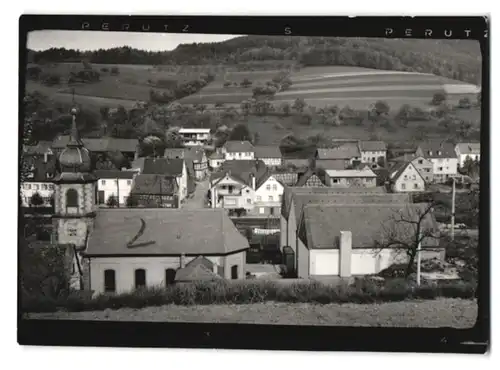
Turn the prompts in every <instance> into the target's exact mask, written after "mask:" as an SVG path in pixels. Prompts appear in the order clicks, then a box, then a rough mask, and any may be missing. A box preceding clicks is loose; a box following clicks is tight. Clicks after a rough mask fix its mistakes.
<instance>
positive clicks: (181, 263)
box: [180, 253, 186, 269]
mask: <svg viewBox="0 0 500 370" xmlns="http://www.w3.org/2000/svg"><path fill="white" fill-rule="evenodd" d="M185 259H186V256H185V255H184V253H182V254H181V258H180V268H181V269H183V268H184V266H185V265H186V263H185V262H186V261H185Z"/></svg>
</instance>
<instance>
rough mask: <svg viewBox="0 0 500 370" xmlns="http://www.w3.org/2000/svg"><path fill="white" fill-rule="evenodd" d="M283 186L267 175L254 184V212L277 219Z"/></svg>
mask: <svg viewBox="0 0 500 370" xmlns="http://www.w3.org/2000/svg"><path fill="white" fill-rule="evenodd" d="M283 190H284V186H283V184H281V183H280V182H279V181H278V180H277V179H276V177H274V176H273V175H271V174H267V175H266V176H264V177H263V178H262V179H260V180H259V182H258V183H257V184H256V189H255V201H254V212H255V213H257V214H259V215H268V216H270V217H276V218H277V217H279V215H280V212H281V202H282V197H283Z"/></svg>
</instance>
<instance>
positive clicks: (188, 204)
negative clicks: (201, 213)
mask: <svg viewBox="0 0 500 370" xmlns="http://www.w3.org/2000/svg"><path fill="white" fill-rule="evenodd" d="M208 189H209V182H208V179H206V180H203V181H197V182H196V189H195V191H194V193H193V195H192V196H191V197H189V198H186V200H185V203H184V204H183V205H182V208H184V209H199V208H206V207H207V199H206V195H207V192H208Z"/></svg>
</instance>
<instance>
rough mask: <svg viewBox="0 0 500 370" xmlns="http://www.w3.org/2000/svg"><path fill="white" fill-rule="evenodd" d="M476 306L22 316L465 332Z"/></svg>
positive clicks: (264, 307) (439, 302) (219, 308)
mask: <svg viewBox="0 0 500 370" xmlns="http://www.w3.org/2000/svg"><path fill="white" fill-rule="evenodd" d="M477 312H478V307H477V302H476V301H475V300H462V299H451V298H449V299H436V300H432V301H406V302H390V303H382V304H353V303H349V304H342V305H340V304H327V305H320V304H305V303H293V304H287V303H275V302H267V303H255V304H244V305H209V306H176V305H166V306H161V307H148V308H143V309H131V308H122V309H119V310H110V309H107V310H105V311H93V312H92V311H89V312H55V313H31V314H26V316H25V318H29V319H63V320H106V321H157V322H158V321H161V322H168V321H170V322H203V323H252V324H254V323H255V324H279V325H329V326H336V325H339V326H342V325H346V326H387V327H441V326H445V327H454V328H470V327H472V326H473V325H474V323H475V321H476V318H477Z"/></svg>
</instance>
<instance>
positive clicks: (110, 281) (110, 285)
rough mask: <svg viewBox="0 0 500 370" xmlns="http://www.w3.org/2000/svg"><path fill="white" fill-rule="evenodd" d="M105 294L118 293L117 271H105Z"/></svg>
mask: <svg viewBox="0 0 500 370" xmlns="http://www.w3.org/2000/svg"><path fill="white" fill-rule="evenodd" d="M104 292H105V293H114V292H116V277H115V270H104Z"/></svg>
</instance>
